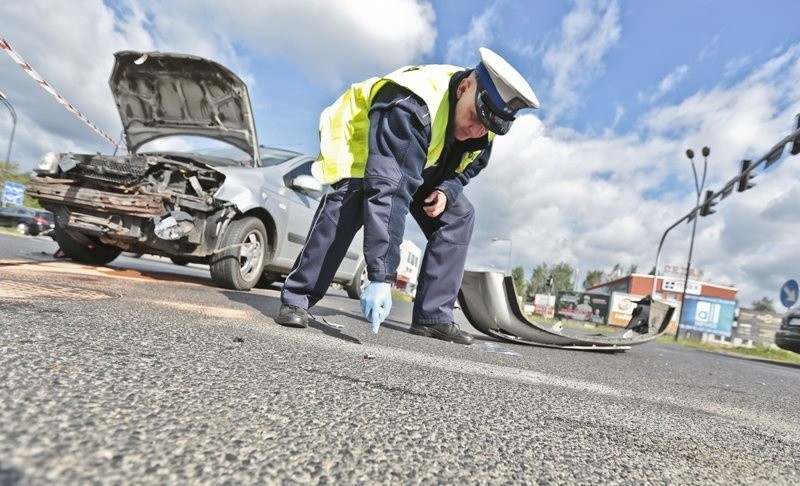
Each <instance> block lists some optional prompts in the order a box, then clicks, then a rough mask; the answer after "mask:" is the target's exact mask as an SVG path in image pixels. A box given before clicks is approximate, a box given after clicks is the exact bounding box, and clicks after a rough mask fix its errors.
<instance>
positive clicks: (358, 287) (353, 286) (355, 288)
mask: <svg viewBox="0 0 800 486" xmlns="http://www.w3.org/2000/svg"><path fill="white" fill-rule="evenodd" d="M368 284H369V277H368V276H367V262H366V261H363V262H361V265H360V266H359V267H358V271H357V272H356V276H355V277H353V281H352V282H350V284H349V285H347V287H346V288H345V290H347V296H348V297H350V298H351V299H360V298H361V294H362V293H363V292H364V289H365V288H366V287H367V285H368Z"/></svg>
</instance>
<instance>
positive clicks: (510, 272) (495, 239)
mask: <svg viewBox="0 0 800 486" xmlns="http://www.w3.org/2000/svg"><path fill="white" fill-rule="evenodd" d="M492 241H493V242H494V241H507V242H508V262H507V264H506V267H507V268H508V274H509V275H511V274H512V273H513V272H512V271H511V244H512V243H511V238H492Z"/></svg>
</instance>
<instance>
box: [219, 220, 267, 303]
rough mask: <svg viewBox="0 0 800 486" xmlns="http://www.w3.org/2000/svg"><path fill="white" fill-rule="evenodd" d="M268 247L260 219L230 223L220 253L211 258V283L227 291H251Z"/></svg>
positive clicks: (221, 241) (221, 242)
mask: <svg viewBox="0 0 800 486" xmlns="http://www.w3.org/2000/svg"><path fill="white" fill-rule="evenodd" d="M268 244H269V243H268V240H267V230H266V229H264V223H262V222H261V220H260V219H258V218H254V217H252V216H249V217H245V218H242V219H236V220H233V221H231V224H230V226H228V229H227V230H226V231H225V234H223V235H222V239H221V240H220V248H223V251H221V252H219V253H215V254H214V255H213V256H212V257H211V264H210V267H211V279H212V280H213V281H214V283H215V284H217V285H219V286H220V287H223V288H226V289H233V290H250V289H252V288H253V287H254V286H255V285H256V284H257V283H258V280H259V278H261V273H262V271H263V270H264V259H265V258H266V255H267V245H268Z"/></svg>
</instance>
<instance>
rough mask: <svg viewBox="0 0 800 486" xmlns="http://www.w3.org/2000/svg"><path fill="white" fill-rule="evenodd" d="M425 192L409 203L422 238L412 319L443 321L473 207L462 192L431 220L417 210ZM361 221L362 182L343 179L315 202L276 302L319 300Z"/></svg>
mask: <svg viewBox="0 0 800 486" xmlns="http://www.w3.org/2000/svg"><path fill="white" fill-rule="evenodd" d="M427 196H428V194H425V195H420V196H419V197H415V198H414V200H413V201H412V203H411V207H410V212H411V215H412V216H413V217H414V219H415V220H416V221H417V224H419V226H420V228H421V229H422V232H423V233H424V234H425V237H426V238H427V239H428V243H427V245H426V246H425V253H424V255H423V258H422V266H421V268H420V274H419V281H418V285H417V295H416V298H415V300H414V311H413V315H412V321H413V322H414V323H417V324H442V323H448V324H449V323H451V322H453V304H454V303H455V300H456V297H457V296H458V290H459V288H460V287H461V279H462V277H463V276H464V264H465V263H466V260H467V249H468V247H469V241H470V239H471V238H472V228H473V226H474V223H475V209H474V208H473V206H472V203H470V202H469V200H468V199H467V198H466V196H465V195H463V194H462V195H461V196H460V197H459V198H458V199H457V200H456V201H455V202H452V203H451V204H450V205H449V207H448V208H447V209H446V210H445V211H444V212H443V213H442V214H441V215H439V216H438V217H436V218H431V217H428V216H427V215H426V214H425V212H424V211H423V209H422V200H423V199H424V198H425V197H427ZM363 224H364V191H363V189H362V181H361V180H360V179H348V180H344V181H342V182H340V183H339V184H337V185H336V188H335V190H333V191H332V192H330V193H328V194H327V195H326V196H325V197H324V198H323V199H322V201H321V202H320V205H319V207H318V208H317V212H316V215H315V216H314V221H313V223H312V224H311V228H310V230H309V233H308V237H307V239H306V244H305V246H304V247H303V250H302V251H301V252H300V255H299V256H298V257H297V260H296V261H295V264H294V268H293V269H292V272H291V273H290V274H289V276H288V277H287V278H286V282H285V283H284V285H283V291H282V292H281V301H282V302H283V303H284V304H289V305H296V306H298V307H302V308H304V309H308V308H311V307H312V306H314V305H315V304H316V303H317V302H319V300H320V299H321V298H322V297H323V296H324V295H325V292H327V290H328V287H329V286H330V284H331V282H332V281H333V277H334V275H335V274H336V270H337V269H338V268H339V264H341V262H342V260H343V259H344V256H345V254H346V253H347V249H348V247H349V246H350V243H351V242H352V240H353V238H354V237H355V235H356V233H357V232H358V230H359V229H360V228H361V227H362V226H363ZM365 251H368V249H365Z"/></svg>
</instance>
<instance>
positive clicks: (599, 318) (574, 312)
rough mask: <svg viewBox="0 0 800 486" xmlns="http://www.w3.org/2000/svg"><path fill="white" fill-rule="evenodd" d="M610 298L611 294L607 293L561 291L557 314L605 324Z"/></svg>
mask: <svg viewBox="0 0 800 486" xmlns="http://www.w3.org/2000/svg"><path fill="white" fill-rule="evenodd" d="M608 299H609V296H608V295H605V294H586V293H581V292H559V293H558V298H557V299H556V314H557V315H559V316H561V317H564V318H566V319H572V320H574V321H589V322H594V323H596V324H603V323H605V322H606V318H607V317H608Z"/></svg>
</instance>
